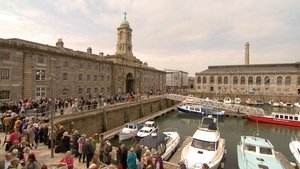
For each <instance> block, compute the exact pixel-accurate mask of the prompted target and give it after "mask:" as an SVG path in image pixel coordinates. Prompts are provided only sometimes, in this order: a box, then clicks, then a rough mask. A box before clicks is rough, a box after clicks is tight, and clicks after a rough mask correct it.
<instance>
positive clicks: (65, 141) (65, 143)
mask: <svg viewBox="0 0 300 169" xmlns="http://www.w3.org/2000/svg"><path fill="white" fill-rule="evenodd" d="M67 151H70V136H69V133H68V132H67V131H65V132H64V133H63V137H62V138H61V143H60V152H62V153H66V152H67Z"/></svg>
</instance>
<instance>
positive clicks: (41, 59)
mask: <svg viewBox="0 0 300 169" xmlns="http://www.w3.org/2000/svg"><path fill="white" fill-rule="evenodd" d="M37 63H41V64H44V63H45V57H44V55H39V56H38V58H37Z"/></svg>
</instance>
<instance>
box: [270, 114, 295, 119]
mask: <svg viewBox="0 0 300 169" xmlns="http://www.w3.org/2000/svg"><path fill="white" fill-rule="evenodd" d="M271 115H272V117H273V118H276V119H282V120H295V121H299V114H281V113H272V114H271Z"/></svg>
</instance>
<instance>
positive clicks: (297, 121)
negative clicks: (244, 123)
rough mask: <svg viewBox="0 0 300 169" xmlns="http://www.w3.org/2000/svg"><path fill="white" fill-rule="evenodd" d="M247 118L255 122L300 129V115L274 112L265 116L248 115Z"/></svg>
mask: <svg viewBox="0 0 300 169" xmlns="http://www.w3.org/2000/svg"><path fill="white" fill-rule="evenodd" d="M246 118H247V119H249V120H253V121H259V122H265V123H273V124H282V125H288V126H296V127H300V115H299V113H295V114H286V113H276V112H272V113H271V114H270V115H263V116H258V115H250V114H247V115H246Z"/></svg>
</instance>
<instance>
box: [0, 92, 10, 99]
mask: <svg viewBox="0 0 300 169" xmlns="http://www.w3.org/2000/svg"><path fill="white" fill-rule="evenodd" d="M9 95H10V92H9V90H2V91H0V99H9Z"/></svg>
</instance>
